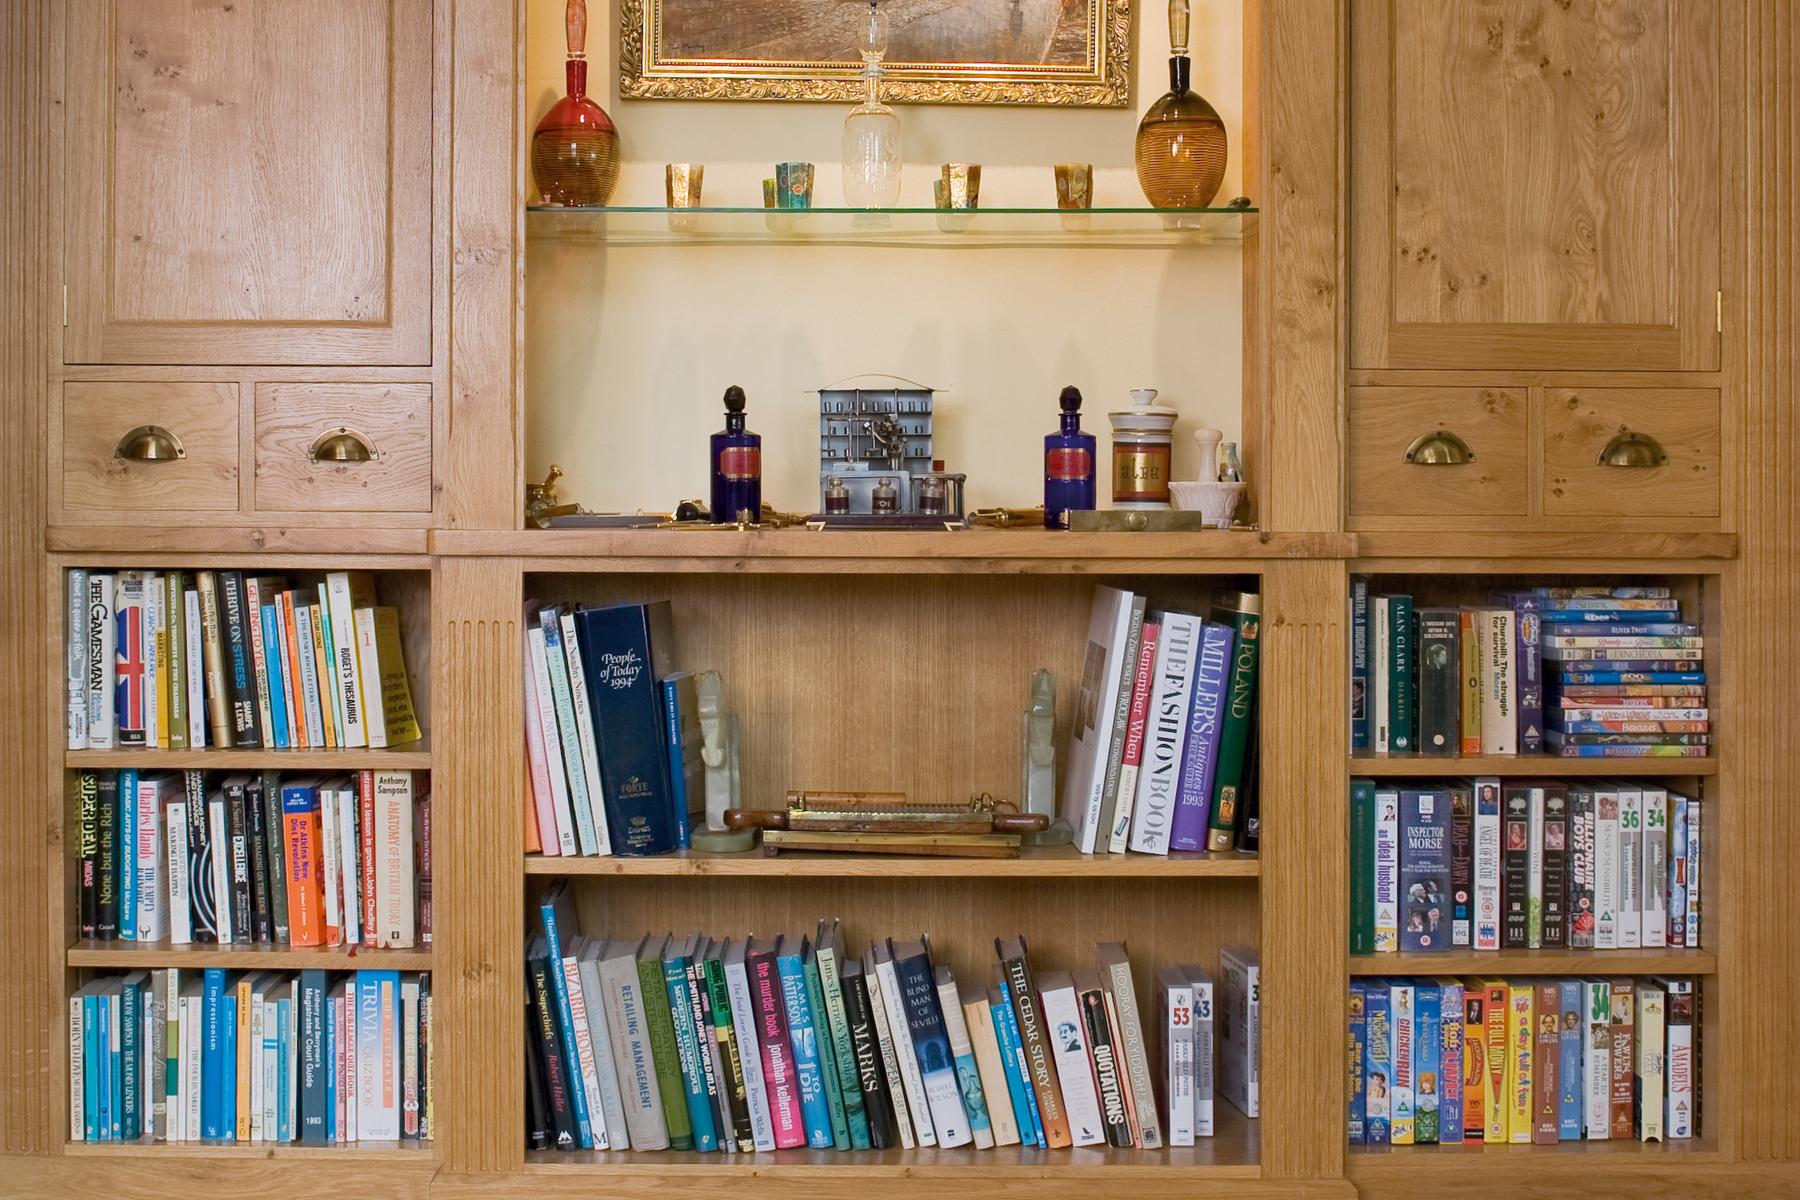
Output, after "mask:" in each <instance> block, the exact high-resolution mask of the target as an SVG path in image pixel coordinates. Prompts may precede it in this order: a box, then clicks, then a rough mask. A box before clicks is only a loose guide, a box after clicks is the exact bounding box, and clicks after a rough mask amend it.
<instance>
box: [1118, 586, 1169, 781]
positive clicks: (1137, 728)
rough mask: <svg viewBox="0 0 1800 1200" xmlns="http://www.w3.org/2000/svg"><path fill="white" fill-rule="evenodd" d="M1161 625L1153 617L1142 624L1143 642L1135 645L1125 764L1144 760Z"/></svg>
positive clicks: (1127, 720)
mask: <svg viewBox="0 0 1800 1200" xmlns="http://www.w3.org/2000/svg"><path fill="white" fill-rule="evenodd" d="M1161 635H1162V626H1160V625H1158V624H1156V623H1155V622H1154V621H1150V622H1146V623H1145V624H1144V634H1143V644H1142V646H1141V647H1139V649H1138V660H1137V674H1136V675H1135V676H1134V677H1133V679H1132V683H1131V713H1130V716H1129V717H1128V718H1127V719H1126V724H1125V756H1124V758H1123V759H1122V760H1121V762H1122V764H1123V765H1124V766H1126V767H1133V768H1135V767H1139V766H1142V765H1143V762H1144V728H1145V726H1147V725H1148V724H1149V720H1150V680H1151V677H1152V676H1153V675H1155V674H1156V643H1157V640H1158V639H1159V638H1160V637H1161Z"/></svg>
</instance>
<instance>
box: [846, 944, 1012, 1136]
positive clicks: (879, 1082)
mask: <svg viewBox="0 0 1800 1200" xmlns="http://www.w3.org/2000/svg"><path fill="white" fill-rule="evenodd" d="M838 982H839V983H840V984H841V985H842V987H843V1001H844V1021H845V1025H846V1027H847V1028H848V1030H849V1035H850V1050H851V1054H852V1055H853V1057H854V1061H855V1064H856V1083H857V1090H858V1091H859V1092H860V1093H861V1095H862V1104H863V1115H864V1118H865V1120H866V1130H867V1137H868V1140H869V1146H870V1148H871V1149H875V1150H887V1149H890V1148H891V1147H893V1146H896V1145H898V1144H899V1133H898V1131H897V1130H896V1129H895V1127H894V1106H893V1102H892V1098H891V1094H890V1090H889V1089H890V1088H891V1087H893V1086H898V1084H897V1081H894V1080H890V1079H889V1078H888V1076H887V1073H886V1071H885V1069H884V1068H883V1065H882V1058H883V1056H882V1052H881V1050H882V1046H881V1039H880V1036H879V1035H878V1034H877V1033H876V1031H875V1015H874V1010H873V1009H872V1008H871V1007H870V1005H869V989H868V983H867V981H866V980H865V979H864V978H863V964H862V960H861V959H859V958H856V957H853V956H846V957H845V958H844V960H843V962H842V963H841V964H840V965H839V967H838ZM990 1036H991V1035H990ZM1014 1140H1017V1134H1016V1132H1015V1134H1014Z"/></svg>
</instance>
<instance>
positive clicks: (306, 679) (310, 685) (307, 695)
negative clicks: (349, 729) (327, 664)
mask: <svg viewBox="0 0 1800 1200" xmlns="http://www.w3.org/2000/svg"><path fill="white" fill-rule="evenodd" d="M313 611H314V610H313V607H312V605H310V604H296V605H294V638H295V640H296V641H297V642H299V645H297V646H295V647H294V652H295V655H296V656H297V657H298V658H299V660H300V706H301V708H302V709H304V710H305V712H306V744H307V745H308V746H312V747H315V748H317V747H320V746H323V745H324V744H325V710H324V709H323V708H322V707H321V706H320V704H319V654H318V650H317V648H316V647H315V646H314V645H313Z"/></svg>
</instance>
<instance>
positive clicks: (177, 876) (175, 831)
mask: <svg viewBox="0 0 1800 1200" xmlns="http://www.w3.org/2000/svg"><path fill="white" fill-rule="evenodd" d="M164 826H165V827H166V829H167V831H168V833H167V842H168V846H169V944H170V945H173V946H186V945H188V944H189V943H191V942H192V941H193V940H194V901H193V892H192V887H193V882H192V880H191V879H189V877H188V869H189V864H188V830H187V800H186V798H185V797H177V798H176V799H174V800H171V801H170V802H169V806H168V808H167V809H166V810H165V811H164Z"/></svg>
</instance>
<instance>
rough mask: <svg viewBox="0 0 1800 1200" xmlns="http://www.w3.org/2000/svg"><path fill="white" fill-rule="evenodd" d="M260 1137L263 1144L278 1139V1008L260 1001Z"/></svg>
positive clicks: (271, 1003) (279, 1096) (279, 1070)
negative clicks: (261, 1026) (261, 1030)
mask: <svg viewBox="0 0 1800 1200" xmlns="http://www.w3.org/2000/svg"><path fill="white" fill-rule="evenodd" d="M262 1022H263V1032H262V1041H261V1042H260V1043H259V1045H260V1047H261V1050H262V1136H263V1141H265V1142H276V1141H280V1140H281V1105H280V1101H281V1093H280V1091H279V1090H278V1089H279V1088H280V1086H281V1006H280V1005H279V1004H278V1003H277V1002H275V1001H274V1000H268V999H265V1000H264V1001H263V1002H262Z"/></svg>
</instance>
